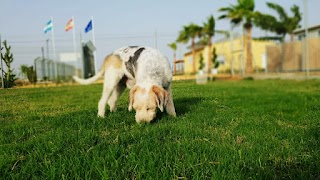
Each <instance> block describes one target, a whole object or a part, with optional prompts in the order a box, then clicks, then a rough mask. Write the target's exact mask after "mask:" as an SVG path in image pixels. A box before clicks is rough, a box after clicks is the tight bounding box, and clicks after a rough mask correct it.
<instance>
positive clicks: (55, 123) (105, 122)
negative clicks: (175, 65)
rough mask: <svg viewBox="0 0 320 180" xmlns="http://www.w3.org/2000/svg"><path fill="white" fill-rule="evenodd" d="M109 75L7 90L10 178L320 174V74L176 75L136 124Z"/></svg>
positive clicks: (4, 171) (2, 153) (3, 134)
mask: <svg viewBox="0 0 320 180" xmlns="http://www.w3.org/2000/svg"><path fill="white" fill-rule="evenodd" d="M101 91H102V84H95V85H89V86H79V85H75V86H62V87H48V88H33V89H9V90H0V177H1V179H250V178H252V179H319V178H320V142H319V138H320V121H319V120H320V81H317V80H310V81H285V80H261V81H245V80H243V81H215V82H210V83H208V84H207V85H196V84H195V83H194V82H193V81H185V82H174V83H173V93H174V102H175V106H176V111H177V117H176V118H173V117H170V116H168V115H167V114H161V113H158V116H157V119H156V121H155V122H154V123H152V124H137V123H136V122H135V119H134V112H128V111H127V107H128V91H126V92H125V94H124V95H123V96H122V97H121V99H120V101H119V103H118V109H117V112H115V113H110V112H108V111H107V113H106V117H105V118H104V119H99V118H97V117H96V113H97V104H98V100H99V98H100V95H101Z"/></svg>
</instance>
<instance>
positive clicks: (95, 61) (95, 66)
mask: <svg viewBox="0 0 320 180" xmlns="http://www.w3.org/2000/svg"><path fill="white" fill-rule="evenodd" d="M91 23H92V43H93V45H94V47H95V48H96V50H95V51H94V52H93V59H94V70H95V73H97V72H98V69H97V47H96V41H95V36H94V24H93V16H91Z"/></svg>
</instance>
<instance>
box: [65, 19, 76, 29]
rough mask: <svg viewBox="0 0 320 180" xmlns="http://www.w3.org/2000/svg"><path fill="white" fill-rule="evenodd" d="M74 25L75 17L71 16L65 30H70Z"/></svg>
mask: <svg viewBox="0 0 320 180" xmlns="http://www.w3.org/2000/svg"><path fill="white" fill-rule="evenodd" d="M73 25H74V23H73V18H71V19H70V20H69V21H68V23H67V25H66V27H65V30H66V31H69V30H70V29H72V28H73Z"/></svg>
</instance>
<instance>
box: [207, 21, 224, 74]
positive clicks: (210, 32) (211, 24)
mask: <svg viewBox="0 0 320 180" xmlns="http://www.w3.org/2000/svg"><path fill="white" fill-rule="evenodd" d="M215 33H219V34H224V35H225V36H227V37H229V32H228V31H223V30H215V19H214V17H213V16H212V15H211V16H209V17H208V19H207V21H206V22H204V23H203V29H202V38H203V39H202V41H203V42H204V43H205V44H207V46H208V48H209V51H208V72H209V71H210V69H211V67H212V62H211V59H212V52H211V51H212V37H213V36H214V35H215Z"/></svg>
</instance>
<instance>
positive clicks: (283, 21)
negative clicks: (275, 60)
mask: <svg viewBox="0 0 320 180" xmlns="http://www.w3.org/2000/svg"><path fill="white" fill-rule="evenodd" d="M267 6H268V7H269V8H271V9H273V10H275V11H276V12H277V13H278V15H279V20H278V19H277V18H276V17H274V16H272V15H269V14H263V13H257V16H256V18H255V24H256V25H257V26H259V27H261V28H262V29H264V30H269V31H271V32H275V33H277V34H278V35H280V36H281V37H280V41H281V42H283V41H284V38H285V36H286V34H290V39H291V42H292V41H293V40H294V39H293V37H294V36H293V31H294V30H296V29H298V28H300V27H301V26H300V25H299V23H300V21H301V12H300V10H299V7H298V6H296V5H293V6H292V7H291V12H292V13H293V16H291V17H290V16H289V15H288V14H287V12H286V11H285V10H284V9H283V7H281V6H280V5H278V4H276V3H270V2H267Z"/></svg>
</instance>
